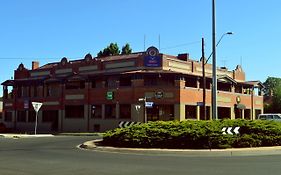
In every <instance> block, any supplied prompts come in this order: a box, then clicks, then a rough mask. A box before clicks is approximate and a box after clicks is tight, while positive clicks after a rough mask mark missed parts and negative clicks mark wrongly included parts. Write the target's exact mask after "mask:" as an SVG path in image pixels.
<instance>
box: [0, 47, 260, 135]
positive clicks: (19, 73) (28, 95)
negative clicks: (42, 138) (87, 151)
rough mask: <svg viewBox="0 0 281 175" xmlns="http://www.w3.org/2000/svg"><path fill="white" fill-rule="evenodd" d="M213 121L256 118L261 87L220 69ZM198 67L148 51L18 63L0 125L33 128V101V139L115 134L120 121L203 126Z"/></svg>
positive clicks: (208, 78)
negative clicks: (37, 107) (56, 134)
mask: <svg viewBox="0 0 281 175" xmlns="http://www.w3.org/2000/svg"><path fill="white" fill-rule="evenodd" d="M205 73H206V82H207V83H206V106H207V107H206V109H207V110H206V111H207V119H211V116H212V115H211V111H212V110H211V107H212V104H211V90H210V89H211V86H212V65H211V64H206V65H205ZM217 74H218V86H217V87H218V94H217V100H218V117H219V119H223V118H230V119H235V118H244V119H255V118H256V116H257V115H258V114H260V113H262V112H263V96H262V91H261V89H262V88H263V86H262V84H261V83H260V82H259V81H245V73H244V72H243V70H242V68H241V66H239V65H238V66H237V67H236V69H235V70H231V71H230V70H228V69H227V68H218V69H217ZM202 82H203V80H202V63H201V62H200V61H195V60H192V59H190V58H189V55H188V54H179V55H178V56H172V55H166V54H162V53H159V51H158V50H157V48H155V47H150V48H148V49H147V51H146V52H138V53H132V54H129V55H118V56H108V57H102V58H92V56H91V55H90V54H87V55H86V56H85V57H84V58H83V59H79V60H74V61H69V60H68V59H67V58H65V57H64V58H62V59H61V61H60V62H53V63H48V64H46V65H43V66H39V63H38V62H32V69H31V70H29V69H27V68H26V67H25V66H24V65H23V64H20V65H19V66H18V68H17V69H16V70H15V72H14V79H13V80H6V81H5V82H3V83H2V85H3V117H2V119H0V122H1V120H2V122H4V123H5V125H6V126H7V127H10V128H13V129H15V130H17V131H20V132H31V131H33V129H34V122H35V111H34V109H33V107H32V105H31V102H42V103H43V105H42V107H41V109H40V111H39V113H38V131H39V132H92V131H105V130H108V129H112V128H116V127H118V123H119V122H120V121H136V122H144V120H145V117H144V116H145V115H144V111H145V110H144V106H145V105H144V102H143V101H140V99H141V98H144V97H146V99H147V101H149V102H153V105H152V106H151V107H147V108H146V113H147V120H148V121H155V120H180V121H182V120H187V119H193V120H202V119H204V117H203V107H202V100H203V89H202V87H203V86H202Z"/></svg>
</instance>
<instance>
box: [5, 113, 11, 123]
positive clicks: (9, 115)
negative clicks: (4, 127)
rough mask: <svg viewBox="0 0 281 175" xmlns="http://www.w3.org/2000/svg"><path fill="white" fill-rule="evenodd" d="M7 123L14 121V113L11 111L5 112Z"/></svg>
mask: <svg viewBox="0 0 281 175" xmlns="http://www.w3.org/2000/svg"><path fill="white" fill-rule="evenodd" d="M4 121H5V122H11V121H12V112H10V111H6V112H5V119H4Z"/></svg>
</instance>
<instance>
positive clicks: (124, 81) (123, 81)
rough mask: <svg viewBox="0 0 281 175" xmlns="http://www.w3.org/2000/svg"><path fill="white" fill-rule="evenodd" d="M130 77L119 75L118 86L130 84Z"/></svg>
mask: <svg viewBox="0 0 281 175" xmlns="http://www.w3.org/2000/svg"><path fill="white" fill-rule="evenodd" d="M131 84H132V83H131V77H121V78H120V80H119V86H131Z"/></svg>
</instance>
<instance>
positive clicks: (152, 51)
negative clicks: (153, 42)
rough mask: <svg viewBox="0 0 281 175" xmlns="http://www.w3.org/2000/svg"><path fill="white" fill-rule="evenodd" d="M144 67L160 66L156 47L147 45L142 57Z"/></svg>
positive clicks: (160, 62)
mask: <svg viewBox="0 0 281 175" xmlns="http://www.w3.org/2000/svg"><path fill="white" fill-rule="evenodd" d="M144 66H145V67H161V66H162V59H161V57H160V56H159V50H158V49H157V48H156V47H153V46H151V47H149V48H148V49H147V50H146V55H145V57H144Z"/></svg>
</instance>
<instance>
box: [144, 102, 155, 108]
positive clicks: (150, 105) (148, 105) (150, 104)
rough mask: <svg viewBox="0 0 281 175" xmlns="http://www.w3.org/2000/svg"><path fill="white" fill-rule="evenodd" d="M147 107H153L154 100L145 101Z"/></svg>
mask: <svg viewBox="0 0 281 175" xmlns="http://www.w3.org/2000/svg"><path fill="white" fill-rule="evenodd" d="M145 107H147V108H152V107H153V102H145Z"/></svg>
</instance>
